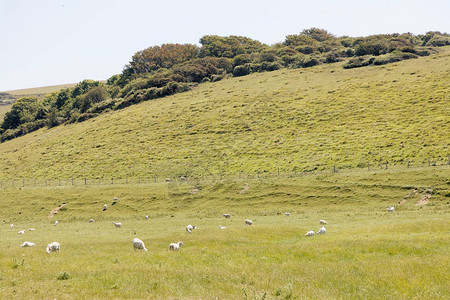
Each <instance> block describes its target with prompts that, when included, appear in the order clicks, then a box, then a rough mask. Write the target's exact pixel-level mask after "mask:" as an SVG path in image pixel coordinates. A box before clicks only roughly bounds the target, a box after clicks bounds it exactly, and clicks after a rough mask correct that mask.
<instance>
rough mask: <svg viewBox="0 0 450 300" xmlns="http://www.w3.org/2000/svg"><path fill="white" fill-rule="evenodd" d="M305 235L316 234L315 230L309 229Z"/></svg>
mask: <svg viewBox="0 0 450 300" xmlns="http://www.w3.org/2000/svg"><path fill="white" fill-rule="evenodd" d="M305 236H314V230H310V231H308V232H307V233H306V234H305Z"/></svg>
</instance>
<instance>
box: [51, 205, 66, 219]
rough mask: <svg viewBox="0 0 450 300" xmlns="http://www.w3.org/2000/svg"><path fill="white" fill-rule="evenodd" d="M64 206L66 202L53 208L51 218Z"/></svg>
mask: <svg viewBox="0 0 450 300" xmlns="http://www.w3.org/2000/svg"><path fill="white" fill-rule="evenodd" d="M64 206H66V204H65V203H63V204H61V205H60V206H58V207H57V208H55V209H54V210H52V211H51V212H50V214H49V215H48V217H49V218H53V216H54V215H56V214H58V213H59V210H60V209H61V208H63V207H64Z"/></svg>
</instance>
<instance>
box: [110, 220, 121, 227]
mask: <svg viewBox="0 0 450 300" xmlns="http://www.w3.org/2000/svg"><path fill="white" fill-rule="evenodd" d="M112 223H113V224H114V226H116V228H121V227H122V223H120V222H117V223H116V222H114V221H113V222H112Z"/></svg>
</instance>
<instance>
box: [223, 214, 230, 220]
mask: <svg viewBox="0 0 450 300" xmlns="http://www.w3.org/2000/svg"><path fill="white" fill-rule="evenodd" d="M223 216H224V217H225V219H229V218H231V215H230V214H223Z"/></svg>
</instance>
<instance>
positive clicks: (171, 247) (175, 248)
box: [169, 242, 184, 251]
mask: <svg viewBox="0 0 450 300" xmlns="http://www.w3.org/2000/svg"><path fill="white" fill-rule="evenodd" d="M183 245H184V244H183V242H178V243H171V244H170V245H169V250H172V251H178V250H180V247H181V246H183Z"/></svg>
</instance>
